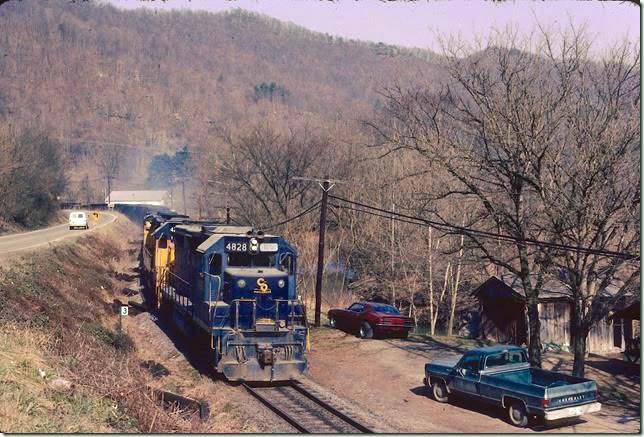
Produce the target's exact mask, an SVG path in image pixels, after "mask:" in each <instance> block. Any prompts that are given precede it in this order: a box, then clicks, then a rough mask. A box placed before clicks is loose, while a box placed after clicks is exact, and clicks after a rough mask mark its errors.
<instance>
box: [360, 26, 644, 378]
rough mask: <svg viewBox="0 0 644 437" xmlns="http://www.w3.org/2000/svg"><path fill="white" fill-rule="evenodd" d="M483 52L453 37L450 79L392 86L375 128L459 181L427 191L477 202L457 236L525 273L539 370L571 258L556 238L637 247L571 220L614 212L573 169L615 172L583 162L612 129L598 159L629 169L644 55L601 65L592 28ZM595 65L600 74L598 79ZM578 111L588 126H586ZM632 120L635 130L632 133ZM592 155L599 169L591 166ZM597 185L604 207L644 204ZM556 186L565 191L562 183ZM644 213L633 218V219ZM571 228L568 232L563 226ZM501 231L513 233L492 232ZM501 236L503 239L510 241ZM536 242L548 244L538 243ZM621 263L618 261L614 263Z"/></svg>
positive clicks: (582, 275)
mask: <svg viewBox="0 0 644 437" xmlns="http://www.w3.org/2000/svg"><path fill="white" fill-rule="evenodd" d="M479 48H480V49H481V50H479V51H477V52H474V51H473V50H471V49H468V48H467V47H465V46H464V45H462V44H457V43H456V42H454V41H452V42H451V43H450V44H446V45H445V47H444V53H443V54H444V57H445V58H444V59H445V63H444V68H445V71H446V73H447V79H446V81H445V82H444V83H443V84H440V86H435V85H433V86H427V87H416V88H402V87H400V86H394V87H390V88H387V89H385V90H384V91H383V97H384V98H385V99H386V102H387V105H386V107H385V110H384V117H383V118H382V119H379V120H377V121H374V122H368V123H367V124H368V125H369V126H370V127H371V128H372V129H373V130H374V131H375V133H376V134H377V138H378V143H377V145H378V146H384V147H385V148H386V149H387V153H391V152H393V151H398V150H405V149H407V150H413V151H415V152H416V153H417V154H418V155H419V156H420V157H422V158H423V160H424V162H425V163H426V164H427V165H428V166H429V168H431V169H432V171H433V172H435V173H437V174H438V173H440V172H442V173H444V174H445V175H447V176H448V177H449V178H450V179H451V181H452V182H453V183H452V184H447V185H442V186H439V187H437V188H436V189H434V190H432V191H431V192H430V193H427V195H428V198H431V199H432V200H433V201H436V200H440V199H449V200H450V201H451V202H454V203H459V204H467V205H469V211H468V212H469V214H468V215H469V217H468V220H467V221H466V223H465V226H463V227H462V229H460V230H459V231H457V232H460V233H462V234H463V235H464V236H465V237H466V238H467V240H466V242H467V245H468V246H469V247H470V248H472V249H475V250H476V251H477V252H478V253H479V254H480V255H481V257H482V259H484V260H487V261H489V262H491V263H493V264H495V265H497V266H500V267H502V268H504V269H506V270H508V271H510V272H512V273H514V274H515V275H516V276H517V277H518V278H519V279H520V281H521V283H522V286H523V288H524V290H525V293H526V300H527V308H528V318H529V320H528V326H529V352H530V360H531V362H532V364H533V365H535V366H539V367H540V366H541V350H540V336H539V331H540V324H539V316H538V306H537V304H538V301H539V300H538V299H539V291H540V289H541V287H542V286H543V284H544V282H545V280H546V278H548V277H549V275H551V274H552V273H553V270H554V269H556V265H557V264H558V263H561V259H562V256H563V257H564V259H565V256H568V255H569V252H565V251H564V252H562V251H561V250H559V249H554V248H553V247H554V246H553V245H552V243H562V242H563V239H564V238H565V239H566V242H567V243H573V242H576V245H579V246H580V245H582V243H585V245H586V246H588V247H592V248H595V249H598V250H606V249H624V248H625V247H627V248H632V247H633V243H631V244H630V245H629V244H621V245H620V244H618V243H617V242H618V241H619V237H615V238H612V239H611V238H602V235H604V234H603V233H604V232H606V231H607V230H608V231H610V229H607V228H606V227H605V226H601V227H599V230H598V232H597V233H596V234H595V238H593V237H592V235H588V237H587V238H583V239H580V238H579V236H578V235H577V231H578V230H579V227H577V228H574V227H566V226H567V225H568V223H569V221H570V219H572V218H573V217H584V219H583V220H582V221H583V224H584V225H587V224H589V223H592V222H593V220H594V218H595V217H605V215H604V216H601V215H600V216H596V215H593V213H592V211H593V210H594V209H597V208H596V206H597V205H596V204H595V203H593V202H586V203H583V202H581V199H582V198H586V199H588V200H589V199H592V198H593V197H592V196H591V197H588V196H582V195H581V193H580V192H579V187H578V185H575V183H572V181H573V179H574V172H573V173H572V174H568V173H567V172H568V171H569V169H571V168H574V166H575V165H576V164H574V162H575V161H576V162H577V163H579V165H580V167H579V168H580V170H581V169H585V170H586V171H588V170H596V171H591V172H590V173H589V174H588V177H590V178H591V179H593V181H595V179H597V176H598V175H602V178H599V179H604V177H603V173H602V172H603V171H605V170H606V165H604V164H599V163H597V162H596V161H592V160H590V159H589V160H586V163H585V164H584V163H583V161H584V159H583V158H580V153H581V152H586V153H588V157H589V158H590V157H591V156H593V155H594V156H595V157H598V155H597V154H596V152H598V148H599V146H600V144H603V143H604V141H605V140H607V139H609V138H610V136H609V135H608V134H606V135H603V136H602V135H601V134H602V133H603V132H611V133H612V134H613V136H615V135H616V134H617V132H621V133H623V135H621V136H620V140H618V141H615V140H613V141H611V142H610V143H609V144H610V145H611V146H612V145H615V147H613V148H612V149H611V151H610V152H606V153H604V154H603V155H599V156H602V158H603V157H606V158H608V156H606V154H608V155H610V156H611V157H612V160H611V159H608V161H609V162H615V164H613V165H614V166H615V169H617V168H619V169H626V170H627V169H628V168H629V167H628V166H620V165H618V164H617V163H618V162H620V160H619V159H617V158H618V156H619V154H620V153H621V152H622V153H623V152H625V150H626V149H629V148H630V147H634V146H633V145H634V144H636V143H638V142H639V130H638V129H639V123H638V122H636V120H638V119H639V110H638V108H637V104H638V103H639V100H638V99H637V97H636V95H639V82H637V80H633V78H634V77H636V73H637V74H639V70H638V65H639V64H638V62H639V59H638V58H636V57H635V58H632V57H631V58H630V59H629V58H628V56H626V55H625V54H624V55H621V53H626V52H625V51H624V50H622V51H619V50H617V51H614V52H613V53H612V54H611V56H610V57H609V59H607V60H605V61H603V64H604V66H605V68H599V69H598V66H597V64H596V63H594V62H592V60H591V59H589V58H588V51H587V48H588V44H587V42H586V40H585V39H584V37H583V35H582V34H581V33H579V32H575V31H573V32H572V33H571V34H569V35H563V36H562V37H561V38H558V39H557V44H555V43H554V42H553V38H552V37H551V36H550V35H547V34H546V33H545V32H543V33H542V38H541V39H540V40H539V41H538V42H537V43H536V44H535V42H534V41H532V40H528V41H523V42H521V41H519V40H518V39H517V37H516V35H513V34H503V35H500V36H499V37H498V38H497V39H496V40H490V41H488V42H487V46H485V47H479ZM629 53H630V52H629ZM615 69H617V70H615ZM591 71H593V72H595V71H596V73H594V74H592V75H591V73H590V72H591ZM615 71H617V73H616V72H615ZM614 76H617V77H622V78H623V79H622V80H617V79H614V78H613V77H614ZM626 78H628V79H626ZM584 84H587V86H584ZM591 84H594V85H593V86H594V88H592V87H591V86H590V85H591ZM618 102H622V103H623V104H621V105H620V104H619V103H618ZM626 102H629V103H630V106H629V105H627V104H626ZM584 104H585V106H584ZM584 107H585V109H584V110H582V108H584ZM575 108H577V109H576V110H575ZM577 113H578V114H579V116H582V119H585V120H588V122H589V123H584V124H583V126H582V124H581V123H580V120H579V117H578V116H577ZM618 114H621V116H617V115H618ZM597 122H599V124H597V125H594V126H592V125H593V123H597ZM575 123H577V124H575ZM626 125H628V126H629V127H628V128H627V129H626V133H624V132H623V131H624V129H625V126H626ZM591 127H593V128H592V129H591ZM619 145H621V149H620V147H619ZM629 150H630V149H629ZM625 159H632V158H631V157H630V156H628V157H626V158H625ZM562 160H563V161H562ZM565 160H568V161H571V162H565ZM597 161H600V160H597ZM591 162H593V163H594V166H590V167H589V164H590V163H591ZM571 166H572V167H571ZM631 167H636V166H631ZM592 174H595V176H592ZM626 179H627V180H629V181H631V183H633V182H632V181H633V179H635V180H637V175H636V174H633V172H632V171H629V172H628V176H627V178H626ZM595 182H596V183H593V184H591V187H592V188H593V189H594V190H595V191H594V192H596V193H597V196H596V197H598V198H599V199H605V201H604V202H603V203H604V204H605V207H602V208H600V209H601V210H608V209H610V208H609V207H615V206H620V205H622V203H629V202H630V203H631V204H632V203H633V202H635V203H636V204H637V205H639V203H638V202H639V197H637V200H636V199H635V198H634V197H633V195H632V193H627V192H626V191H624V190H621V191H619V190H613V191H612V192H611V190H608V191H607V190H606V189H605V187H604V188H602V187H603V185H602V184H601V183H599V181H595ZM624 184H625V183H623V184H622V186H624ZM552 185H556V186H557V185H558V187H557V188H554V189H553V188H552ZM635 186H639V184H637V183H636V184H635ZM553 190H554V192H553ZM555 192H556V193H560V194H559V195H556V194H554V193H555ZM571 193H574V194H575V196H574V197H578V198H579V199H580V201H577V202H576V203H575V205H574V206H575V209H574V210H572V211H570V208H569V206H570V202H569V201H568V200H569V199H568V196H570V195H571ZM638 193H639V191H638ZM587 194H589V193H587ZM609 199H611V200H612V203H611V202H610V201H609ZM564 200H565V201H564ZM429 205H430V207H428V208H427V212H428V213H431V214H432V215H433V217H434V219H435V220H437V221H440V222H442V223H445V224H448V225H450V226H454V227H458V226H460V225H461V223H458V222H454V220H453V219H451V218H450V217H445V215H444V214H442V212H441V211H440V210H437V209H436V208H431V203H430V204H429ZM564 205H565V206H564ZM564 210H565V211H567V212H569V214H565V215H564V216H563V217H566V218H567V220H564V219H559V216H560V214H556V212H557V211H564ZM636 215H637V213H635V214H631V220H634V219H635V217H634V216H636ZM550 216H553V217H550ZM621 217H622V220H621V221H618V222H619V223H620V225H622V226H623V225H624V221H623V220H626V218H625V216H624V215H622V216H621ZM558 223H561V225H559V224H558ZM635 223H639V217H637V221H632V222H631V224H630V225H629V226H628V230H629V233H628V235H629V237H628V238H629V241H631V240H632V241H633V242H637V243H639V227H637V230H635V229H634V226H633V225H634V224H635ZM564 228H566V229H564ZM475 229H476V230H481V231H485V232H488V233H487V234H486V233H483V232H475V231H473V230H475ZM562 230H565V231H567V232H564V233H563V234H562ZM492 234H502V235H503V237H495V238H490V237H491V235H492ZM608 235H609V234H608V233H607V234H606V236H608ZM499 239H501V240H503V241H504V244H503V245H502V248H499ZM533 241H543V242H545V243H546V244H545V245H544V244H539V245H535V244H531V242H533ZM499 249H500V250H499ZM582 258H583V257H582ZM582 258H575V260H576V262H577V265H580V264H581V263H583V262H584V261H583V259H582ZM567 264H569V263H567ZM613 265H614V262H609V263H608V264H607V266H613ZM620 265H621V264H620ZM597 267H599V266H597ZM632 268H633V269H635V268H634V267H632ZM569 270H570V269H569ZM637 270H638V269H637ZM574 273H575V275H576V281H577V283H578V284H584V283H588V282H589V281H590V282H592V281H593V280H594V281H595V282H596V283H597V284H598V285H600V288H601V285H604V286H606V285H608V284H610V283H611V277H614V276H615V274H616V270H615V269H612V268H608V267H607V268H604V269H603V271H602V274H601V275H599V277H597V272H596V270H594V269H593V268H586V269H574ZM629 277H631V276H629ZM598 278H599V279H598ZM625 282H628V281H625ZM600 294H601V293H600ZM595 302H599V301H595ZM596 305H599V303H597V304H596ZM596 305H595V304H591V305H590V307H595V306H596ZM601 313H603V311H595V312H593V314H594V315H593V316H589V318H588V319H587V322H590V321H591V320H596V317H598V316H599V315H600V314H601ZM573 319H574V318H573ZM573 323H576V322H575V321H574V320H573ZM588 327H589V326H588ZM573 329H574V328H573ZM586 332H587V331H586ZM579 341H581V340H579ZM583 342H584V343H585V337H584V340H583ZM575 356H576V359H577V360H579V359H582V358H580V357H579V356H578V354H575ZM577 368H578V367H577Z"/></svg>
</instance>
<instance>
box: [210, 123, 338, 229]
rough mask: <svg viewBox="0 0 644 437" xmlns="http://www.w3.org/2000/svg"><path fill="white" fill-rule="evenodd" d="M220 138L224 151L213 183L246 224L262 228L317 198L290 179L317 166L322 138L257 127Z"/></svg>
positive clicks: (326, 143)
mask: <svg viewBox="0 0 644 437" xmlns="http://www.w3.org/2000/svg"><path fill="white" fill-rule="evenodd" d="M221 136H222V138H223V140H224V142H225V143H226V144H227V145H228V148H229V149H228V153H227V157H226V159H225V160H224V163H223V164H222V167H221V168H222V171H221V175H219V178H220V179H221V180H222V181H226V182H227V186H228V190H229V195H230V197H231V198H232V200H233V201H234V202H235V203H236V204H237V205H238V207H239V211H240V214H242V215H244V218H245V219H246V220H248V221H249V222H252V223H257V224H267V223H269V222H271V221H273V220H277V219H281V218H285V217H288V215H289V212H291V211H293V212H298V211H299V209H301V208H304V207H306V206H308V203H310V202H312V201H314V200H315V198H317V197H318V196H319V192H318V190H315V188H316V186H314V185H313V184H312V183H310V182H304V181H300V180H295V179H293V178H294V177H295V176H303V175H308V174H309V173H311V172H312V171H313V169H316V168H319V166H321V165H322V163H323V162H322V158H323V156H324V154H325V152H326V150H327V148H328V146H329V140H328V139H327V138H326V137H324V136H322V135H316V134H314V133H313V132H312V131H311V130H309V129H308V128H306V127H305V128H302V129H300V130H295V129H294V130H291V131H290V132H288V133H280V132H277V131H276V130H273V129H271V128H269V127H266V126H262V125H258V126H255V127H254V128H252V129H250V130H249V131H248V133H245V134H241V135H238V136H234V135H233V134H231V133H229V132H224V133H222V134H221ZM312 188H313V189H312Z"/></svg>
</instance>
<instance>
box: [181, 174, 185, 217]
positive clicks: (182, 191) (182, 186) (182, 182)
mask: <svg viewBox="0 0 644 437" xmlns="http://www.w3.org/2000/svg"><path fill="white" fill-rule="evenodd" d="M181 193H182V196H183V214H184V215H185V214H186V178H181Z"/></svg>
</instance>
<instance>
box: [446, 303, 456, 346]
mask: <svg viewBox="0 0 644 437" xmlns="http://www.w3.org/2000/svg"><path fill="white" fill-rule="evenodd" d="M455 312H456V293H452V301H451V302H450V311H449V321H448V322H447V335H448V336H449V337H451V336H452V329H453V327H454V313H455Z"/></svg>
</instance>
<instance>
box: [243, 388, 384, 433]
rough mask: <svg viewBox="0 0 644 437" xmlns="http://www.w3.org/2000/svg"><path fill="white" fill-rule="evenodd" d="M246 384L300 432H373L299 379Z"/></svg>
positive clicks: (255, 394)
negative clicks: (266, 383) (273, 383)
mask: <svg viewBox="0 0 644 437" xmlns="http://www.w3.org/2000/svg"><path fill="white" fill-rule="evenodd" d="M242 385H243V386H244V388H246V390H248V391H249V392H250V393H251V394H252V395H253V396H255V397H256V398H257V399H259V400H260V401H261V402H262V403H263V404H264V405H266V406H267V407H268V408H270V409H271V410H272V411H273V412H275V413H276V414H277V415H278V416H280V417H281V418H282V419H284V420H286V421H287V422H288V423H289V424H290V425H291V426H293V427H294V428H295V429H297V430H298V431H300V432H303V433H310V434H313V433H316V434H318V433H325V434H330V433H345V434H346V433H373V431H371V430H370V429H369V428H367V427H366V426H364V425H362V424H360V423H358V422H356V421H355V420H353V419H352V418H350V417H348V416H347V415H345V414H343V413H342V412H340V411H338V410H337V409H336V408H334V407H333V406H331V405H330V404H328V403H327V402H325V401H324V400H322V399H321V398H320V396H319V395H316V394H314V393H313V392H311V391H309V390H307V389H305V388H304V387H302V385H300V383H298V382H297V381H290V382H287V383H283V384H280V385H273V386H263V387H251V386H249V385H248V384H246V383H243V384H242Z"/></svg>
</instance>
